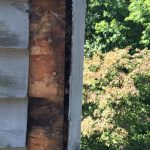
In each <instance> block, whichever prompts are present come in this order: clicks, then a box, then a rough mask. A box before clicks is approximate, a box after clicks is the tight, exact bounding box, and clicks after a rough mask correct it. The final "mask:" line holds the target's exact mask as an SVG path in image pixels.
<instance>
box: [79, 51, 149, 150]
mask: <svg viewBox="0 0 150 150" xmlns="http://www.w3.org/2000/svg"><path fill="white" fill-rule="evenodd" d="M135 51H136V52H135V54H133V55H131V54H130V50H129V49H128V48H126V49H115V50H113V51H110V52H108V53H106V54H103V53H101V52H99V53H96V54H94V55H93V57H92V58H91V59H89V58H86V59H85V66H84V97H83V120H82V144H81V150H100V149H102V150H107V149H109V150H149V149H150V51H149V50H146V49H144V50H141V51H140V50H138V49H136V50H135Z"/></svg>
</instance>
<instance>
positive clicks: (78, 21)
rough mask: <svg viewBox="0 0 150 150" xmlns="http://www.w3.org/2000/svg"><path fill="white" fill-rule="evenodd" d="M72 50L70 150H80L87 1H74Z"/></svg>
mask: <svg viewBox="0 0 150 150" xmlns="http://www.w3.org/2000/svg"><path fill="white" fill-rule="evenodd" d="M72 2H73V4H72V9H73V10H72V15H73V16H72V17H73V19H72V27H73V29H72V50H71V53H72V54H71V76H70V100H69V102H70V104H69V117H68V118H69V135H68V150H79V149H80V128H81V127H80V126H81V111H82V101H81V100H82V76H83V58H84V34H85V10H86V0H72Z"/></svg>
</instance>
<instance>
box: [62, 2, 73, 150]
mask: <svg viewBox="0 0 150 150" xmlns="http://www.w3.org/2000/svg"><path fill="white" fill-rule="evenodd" d="M65 31H66V34H65V37H66V38H65V93H64V107H65V108H64V138H63V140H64V141H63V142H64V148H63V149H64V150H67V145H68V131H69V121H68V114H69V90H70V85H69V80H70V73H71V47H72V0H66V30H65Z"/></svg>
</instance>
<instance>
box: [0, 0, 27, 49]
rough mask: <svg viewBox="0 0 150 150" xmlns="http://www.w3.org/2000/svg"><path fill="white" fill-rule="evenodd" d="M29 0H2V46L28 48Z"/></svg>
mask: <svg viewBox="0 0 150 150" xmlns="http://www.w3.org/2000/svg"><path fill="white" fill-rule="evenodd" d="M27 8H28V7H27V0H0V47H2V48H4V47H6V48H28V39H29V19H28V14H27V12H26V10H27Z"/></svg>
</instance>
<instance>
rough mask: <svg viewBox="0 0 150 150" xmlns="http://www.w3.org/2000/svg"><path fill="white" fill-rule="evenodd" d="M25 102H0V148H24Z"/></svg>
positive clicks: (14, 100)
mask: <svg viewBox="0 0 150 150" xmlns="http://www.w3.org/2000/svg"><path fill="white" fill-rule="evenodd" d="M26 121H27V100H26V99H22V100H20V99H11V101H10V99H3V100H2V99H1V100H0V147H24V146H25V143H26V128H27V127H26Z"/></svg>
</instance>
